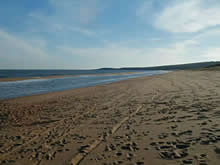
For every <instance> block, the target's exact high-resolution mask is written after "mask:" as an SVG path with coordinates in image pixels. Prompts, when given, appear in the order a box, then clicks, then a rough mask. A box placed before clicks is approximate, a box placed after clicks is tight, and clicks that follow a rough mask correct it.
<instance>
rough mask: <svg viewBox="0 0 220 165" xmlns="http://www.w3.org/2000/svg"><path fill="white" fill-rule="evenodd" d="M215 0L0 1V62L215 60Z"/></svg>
mask: <svg viewBox="0 0 220 165" xmlns="http://www.w3.org/2000/svg"><path fill="white" fill-rule="evenodd" d="M219 43H220V1H219V0H209V1H207V0H163V1H161V0H62V1H61V0H37V1H30V0H19V1H15V0H7V1H2V2H0V52H1V53H0V68H1V69H92V68H100V67H143V66H156V65H167V64H179V63H189V62H201V61H216V60H220V46H219Z"/></svg>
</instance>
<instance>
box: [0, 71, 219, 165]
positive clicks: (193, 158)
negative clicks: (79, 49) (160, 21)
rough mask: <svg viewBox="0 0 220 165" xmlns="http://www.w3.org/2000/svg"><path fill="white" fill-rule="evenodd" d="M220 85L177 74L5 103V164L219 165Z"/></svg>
mask: <svg viewBox="0 0 220 165" xmlns="http://www.w3.org/2000/svg"><path fill="white" fill-rule="evenodd" d="M219 82H220V72H219V71H178V72H172V73H167V74H163V75H155V76H151V77H141V78H136V79H130V80H125V81H120V82H116V83H112V84H108V85H100V86H97V87H88V88H82V89H75V90H68V91H62V92H54V93H49V94H42V95H38V96H28V97H23V98H17V99H10V100H5V101H0V162H1V163H2V164H16V165H17V164H18V165H30V164H41V165H62V164H80V165H87V164H90V165H91V164H95V165H96V164H97V165H117V164H126V165H142V164H147V165H175V164H178V165H179V164H193V165H199V164H200V165H206V164H209V165H218V164H220V125H219V124H220V109H219V108H220V83H219Z"/></svg>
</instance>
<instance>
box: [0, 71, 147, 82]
mask: <svg viewBox="0 0 220 165" xmlns="http://www.w3.org/2000/svg"><path fill="white" fill-rule="evenodd" d="M139 73H143V71H142V72H125V73H100V74H88V75H86V74H82V75H60V76H43V77H15V78H0V82H10V81H23V80H38V79H59V78H67V77H79V76H111V75H130V74H139Z"/></svg>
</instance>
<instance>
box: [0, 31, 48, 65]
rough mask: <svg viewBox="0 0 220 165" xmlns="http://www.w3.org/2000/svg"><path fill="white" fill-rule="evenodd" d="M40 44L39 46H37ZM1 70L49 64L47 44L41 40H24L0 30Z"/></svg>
mask: <svg viewBox="0 0 220 165" xmlns="http://www.w3.org/2000/svg"><path fill="white" fill-rule="evenodd" d="M37 44H38V46H36V45H37ZM0 51H1V54H0V58H1V59H4V60H0V66H1V68H7V67H9V68H25V67H30V68H31V67H32V66H35V67H37V66H42V64H45V63H46V62H48V55H47V52H46V50H45V43H44V42H43V41H41V40H28V41H26V40H25V39H22V38H20V37H18V36H14V35H12V34H9V33H8V32H6V31H3V30H1V29H0Z"/></svg>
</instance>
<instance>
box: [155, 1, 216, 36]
mask: <svg viewBox="0 0 220 165" xmlns="http://www.w3.org/2000/svg"><path fill="white" fill-rule="evenodd" d="M210 2H213V1H210ZM210 2H208V1H204V0H183V1H177V2H176V3H175V4H174V5H172V6H169V7H166V8H165V9H164V10H163V11H162V12H160V13H159V15H158V16H157V17H156V20H155V22H154V23H153V24H154V26H155V27H156V28H158V29H162V30H165V31H169V32H175V33H178V32H199V31H201V30H204V29H207V28H210V27H214V26H217V25H220V6H219V5H215V4H213V3H211V4H210ZM215 3H216V2H215Z"/></svg>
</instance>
